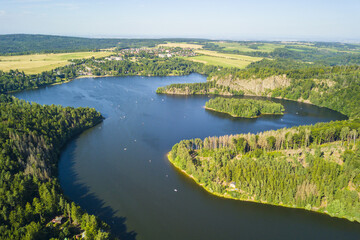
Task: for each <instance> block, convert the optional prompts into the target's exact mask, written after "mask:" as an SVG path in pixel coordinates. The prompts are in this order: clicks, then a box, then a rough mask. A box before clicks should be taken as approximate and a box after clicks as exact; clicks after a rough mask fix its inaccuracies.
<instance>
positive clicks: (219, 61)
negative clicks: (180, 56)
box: [186, 50, 263, 68]
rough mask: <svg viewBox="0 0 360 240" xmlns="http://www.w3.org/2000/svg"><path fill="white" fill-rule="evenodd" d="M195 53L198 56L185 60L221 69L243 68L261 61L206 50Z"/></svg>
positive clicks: (256, 58) (255, 58)
mask: <svg viewBox="0 0 360 240" xmlns="http://www.w3.org/2000/svg"><path fill="white" fill-rule="evenodd" d="M195 52H196V53H197V54H200V55H199V56H195V57H188V58H186V59H188V60H191V61H194V62H201V63H204V64H209V65H215V66H221V67H236V68H245V67H246V66H247V65H249V64H250V63H252V62H257V61H260V60H262V59H263V58H259V57H250V56H245V55H236V54H226V53H218V52H214V51H207V50H196V51H195Z"/></svg>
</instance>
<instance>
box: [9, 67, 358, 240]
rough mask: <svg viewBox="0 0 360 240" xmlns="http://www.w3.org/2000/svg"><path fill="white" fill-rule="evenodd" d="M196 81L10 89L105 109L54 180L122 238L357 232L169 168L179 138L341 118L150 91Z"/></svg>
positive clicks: (83, 82)
mask: <svg viewBox="0 0 360 240" xmlns="http://www.w3.org/2000/svg"><path fill="white" fill-rule="evenodd" d="M204 81H206V78H205V77H204V76H201V75H199V74H191V75H189V76H181V77H139V76H136V77H107V78H96V79H93V78H88V79H86V78H82V79H76V80H74V81H72V82H69V83H66V84H62V85H56V86H49V87H45V88H41V89H36V90H30V91H23V92H20V93H16V94H14V95H15V96H16V97H18V98H20V99H25V100H28V101H33V102H37V103H40V104H61V105H63V106H73V107H79V106H89V107H94V108H96V109H97V110H98V111H100V112H101V113H102V114H103V115H104V116H105V118H106V119H105V120H104V122H103V123H101V124H100V125H97V126H96V127H94V128H92V129H90V130H88V131H86V132H84V133H83V134H81V135H80V136H79V137H77V138H76V139H74V140H73V141H71V142H70V143H69V144H68V145H67V147H66V148H65V149H64V151H63V152H62V154H61V159H60V162H59V179H60V184H61V187H62V189H63V190H64V192H65V194H66V195H67V196H69V198H70V199H72V200H73V201H75V202H76V203H78V204H80V206H81V207H83V208H84V209H85V210H87V211H88V212H89V213H92V214H96V215H97V216H99V217H101V218H102V219H103V220H105V221H106V222H107V223H108V224H109V225H111V227H112V230H113V231H114V232H115V233H116V234H118V235H120V236H122V237H123V239H145V240H147V239H150V240H155V239H164V240H165V239H166V240H168V239H175V240H176V239H359V238H360V224H358V223H352V222H350V221H347V220H344V219H338V218H331V217H329V216H327V215H323V214H317V213H314V212H309V211H305V210H300V209H290V208H283V207H275V206H270V205H263V204H257V203H250V202H241V201H235V200H230V199H223V198H218V197H216V196H213V195H210V194H208V193H207V192H205V191H204V190H203V189H202V188H201V187H200V186H197V185H196V184H195V182H193V181H192V180H191V179H189V178H188V177H186V176H184V175H183V174H182V173H180V172H179V171H177V170H176V169H175V168H174V167H172V165H171V164H170V163H169V162H168V160H167V158H166V153H167V152H168V151H169V150H170V149H171V147H172V146H173V145H174V144H175V143H177V142H179V141H180V140H182V139H189V138H197V137H198V138H204V137H207V136H221V135H225V134H237V133H247V132H252V133H256V132H261V131H265V130H271V129H279V128H283V127H291V126H296V125H304V124H314V123H316V122H327V121H331V120H340V119H345V117H344V116H343V115H341V114H339V113H337V112H334V111H331V110H329V109H326V108H319V107H316V106H313V105H308V104H303V103H297V102H291V101H286V100H277V99H276V100H274V101H275V102H280V103H282V104H283V105H284V107H285V114H284V116H266V115H265V116H261V117H260V118H258V119H238V118H236V119H234V118H231V117H228V116H227V115H225V114H221V113H215V112H211V111H206V110H205V109H204V108H203V106H204V105H205V102H206V101H208V100H209V96H166V95H157V94H156V93H155V91H156V89H157V87H160V86H165V85H168V84H171V83H192V82H204ZM174 189H176V190H177V191H174Z"/></svg>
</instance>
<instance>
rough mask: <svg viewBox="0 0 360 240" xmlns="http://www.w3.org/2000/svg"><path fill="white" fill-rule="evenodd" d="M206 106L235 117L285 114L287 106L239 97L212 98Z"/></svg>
mask: <svg viewBox="0 0 360 240" xmlns="http://www.w3.org/2000/svg"><path fill="white" fill-rule="evenodd" d="M205 107H206V108H208V109H210V110H213V111H218V112H224V113H227V114H229V115H231V116H233V117H244V118H254V117H258V116H259V115H261V114H283V112H284V111H285V108H284V106H283V105H281V104H280V103H274V102H270V101H268V100H267V101H264V100H252V99H238V98H222V97H216V98H212V99H210V100H209V101H207V102H206V103H205Z"/></svg>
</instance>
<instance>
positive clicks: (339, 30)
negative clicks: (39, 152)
mask: <svg viewBox="0 0 360 240" xmlns="http://www.w3.org/2000/svg"><path fill="white" fill-rule="evenodd" d="M12 33H29V34H51V35H66V36H82V37H126V38H161V37H188V38H190V37H191V38H193V37H196V38H208V39H224V40H226V39H229V40H319V41H345V42H346V41H353V42H354V41H355V42H360V0H336V1H335V0H296V1H294V0H247V1H244V0H216V1H215V0H181V1H178V0H147V1H145V0H126V1H124V0H97V1H95V0H76V1H75V0H72V1H70V0H0V34H12Z"/></svg>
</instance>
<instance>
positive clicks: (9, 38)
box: [0, 34, 205, 55]
mask: <svg viewBox="0 0 360 240" xmlns="http://www.w3.org/2000/svg"><path fill="white" fill-rule="evenodd" d="M166 41H173V42H194V41H196V42H202V41H205V40H204V39H120V38H119V39H115V38H81V37H64V36H52V35H38V34H8V35H0V55H18V54H30V53H49V52H74V51H89V50H95V49H104V48H113V47H118V48H128V47H153V46H155V45H157V44H161V43H165V42H166Z"/></svg>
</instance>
